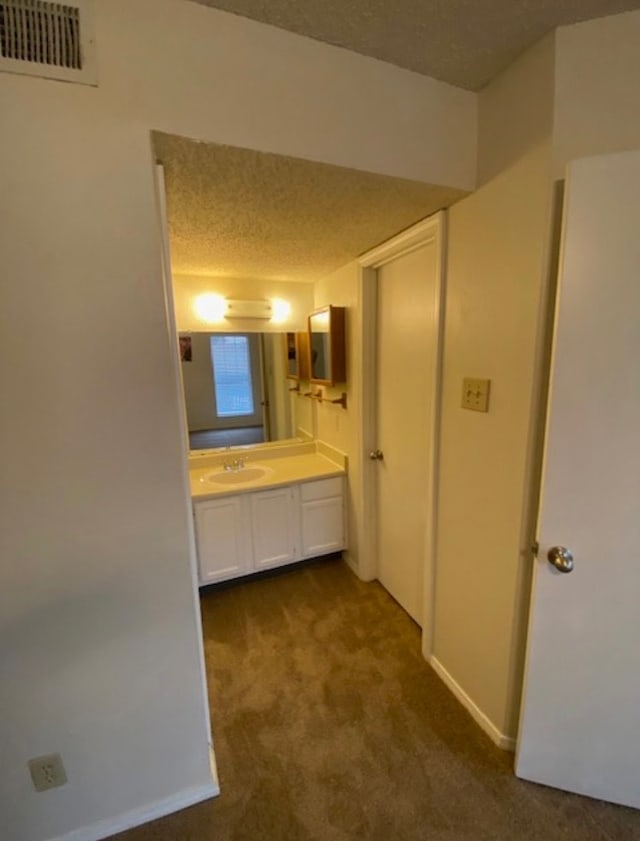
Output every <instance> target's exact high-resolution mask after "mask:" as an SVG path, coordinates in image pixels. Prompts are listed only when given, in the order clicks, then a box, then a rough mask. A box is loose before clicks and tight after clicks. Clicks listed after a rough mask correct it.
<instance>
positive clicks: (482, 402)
mask: <svg viewBox="0 0 640 841" xmlns="http://www.w3.org/2000/svg"><path fill="white" fill-rule="evenodd" d="M490 385H491V380H479V379H474V378H472V377H465V378H464V379H463V381H462V408H463V409H471V410H472V411H474V412H488V411H489V386H490Z"/></svg>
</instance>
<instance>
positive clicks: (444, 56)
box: [194, 0, 640, 91]
mask: <svg viewBox="0 0 640 841" xmlns="http://www.w3.org/2000/svg"><path fill="white" fill-rule="evenodd" d="M194 2H196V3H201V4H202V5H205V6H212V7H214V8H216V9H222V10H224V11H227V12H233V13H234V14H237V15H241V16H243V17H247V18H252V19H253V20H257V21H261V22H262V23H267V24H271V25H273V26H277V27H280V28H281V29H287V30H289V31H290V32H296V33H298V34H299V35H306V36H308V37H309V38H314V39H316V40H317V41H324V42H326V43H327V44H334V45H336V46H339V47H344V48H345V49H347V50H352V51H353V52H356V53H360V54H362V55H366V56H371V57H373V58H378V59H381V60H382V61H387V62H389V63H390V64H396V65H398V66H399V67H404V68H406V69H407V70H413V71H415V72H416V73H422V74H423V75H425V76H432V77H433V78H435V79H440V80H441V81H443V82H449V83H450V84H452V85H457V86H458V87H461V88H467V89H468V90H473V91H477V90H480V88H482V87H484V85H486V84H487V82H489V81H490V80H491V79H492V78H493V77H494V76H496V75H497V74H498V73H500V71H501V70H504V69H505V68H506V67H507V66H508V65H509V64H510V63H511V62H512V61H513V59H514V58H516V56H518V55H519V54H520V53H521V52H523V51H524V50H525V49H526V48H527V47H529V46H530V45H531V44H533V43H535V41H537V40H538V39H539V38H541V37H542V36H543V35H545V34H546V33H547V32H549V31H550V30H552V29H554V28H555V27H556V26H561V25H563V24H568V23H577V22H578V21H582V20H589V19H591V18H597V17H604V16H606V15H613V14H617V13H618V12H625V11H629V10H631V9H637V8H640V0H269V2H265V0H194Z"/></svg>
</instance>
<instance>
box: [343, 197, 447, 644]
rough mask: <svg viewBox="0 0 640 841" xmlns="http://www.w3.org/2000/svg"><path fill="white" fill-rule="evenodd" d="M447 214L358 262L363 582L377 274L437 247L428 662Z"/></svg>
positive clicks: (373, 572) (370, 513)
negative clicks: (404, 258) (420, 251)
mask: <svg viewBox="0 0 640 841" xmlns="http://www.w3.org/2000/svg"><path fill="white" fill-rule="evenodd" d="M445 234H446V212H445V211H440V212H438V213H435V214H434V215H433V216H430V217H429V218H428V219H424V220H423V221H422V222H418V224H417V225H413V226H412V227H411V228H408V229H407V230H406V231H403V232H402V233H400V234H398V236H396V237H393V238H392V239H390V240H388V241H387V242H384V243H382V245H379V246H378V247H377V248H374V249H373V250H372V251H369V252H367V253H366V254H364V255H363V256H362V257H361V258H360V259H359V261H358V262H359V264H360V282H359V290H358V291H359V299H360V302H361V310H362V358H361V368H360V378H359V379H360V395H359V397H360V400H359V402H360V407H361V409H360V411H361V415H360V418H359V428H360V431H361V436H360V439H361V441H362V453H361V459H360V482H361V487H362V516H361V518H360V524H359V530H358V547H359V555H360V563H359V568H358V575H359V577H360V578H362V579H363V580H365V581H370V580H372V579H374V578H376V576H377V567H378V563H377V547H376V540H375V533H374V529H372V528H370V527H369V526H370V524H371V523H372V522H374V519H375V516H376V496H375V495H376V490H375V489H376V482H375V475H374V473H373V469H372V468H373V464H372V462H371V460H370V459H369V458H368V453H369V451H370V450H373V449H375V448H376V446H377V443H376V435H377V430H376V394H375V387H376V333H377V331H376V321H377V306H376V304H377V283H376V270H377V269H379V268H380V267H381V266H383V265H385V264H386V263H388V262H389V261H390V260H394V259H396V258H397V257H400V256H402V255H405V254H409V253H410V252H412V251H415V250H416V249H418V248H422V247H423V246H425V245H428V244H430V243H435V246H436V249H437V256H436V267H437V268H436V271H437V278H436V289H435V300H434V324H435V329H436V352H435V355H434V356H435V361H434V364H435V371H434V377H433V381H434V394H433V400H432V415H431V419H430V420H431V429H432V435H431V440H430V441H429V443H428V447H429V459H430V464H431V466H432V467H431V475H430V476H428V477H427V481H426V490H427V496H428V501H427V524H426V527H427V549H426V557H425V575H424V592H423V608H424V611H423V615H424V617H425V618H424V622H423V628H422V652H423V654H424V656H425V658H426V659H427V660H428V659H429V657H430V655H431V652H432V647H433V614H434V599H435V546H436V543H435V540H436V525H437V520H436V509H437V499H436V494H437V479H438V452H439V435H440V401H441V392H442V355H443V343H444V338H443V337H444V309H445V307H444V295H445V269H446V266H445V260H446V247H445V243H444V238H445Z"/></svg>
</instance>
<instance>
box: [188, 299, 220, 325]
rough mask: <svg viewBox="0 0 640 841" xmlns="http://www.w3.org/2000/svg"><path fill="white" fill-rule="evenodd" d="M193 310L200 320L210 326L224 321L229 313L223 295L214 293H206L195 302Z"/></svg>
mask: <svg viewBox="0 0 640 841" xmlns="http://www.w3.org/2000/svg"><path fill="white" fill-rule="evenodd" d="M193 308H194V310H195V312H196V315H197V316H198V318H200V319H201V320H202V321H206V322H207V323H208V324H215V323H216V322H219V321H222V320H223V319H224V317H225V315H226V313H227V301H226V298H223V297H222V295H216V294H215V293H214V292H205V293H204V294H203V295H198V297H197V298H196V299H195V300H194V302H193Z"/></svg>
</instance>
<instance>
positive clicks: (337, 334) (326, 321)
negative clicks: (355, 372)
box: [309, 306, 346, 385]
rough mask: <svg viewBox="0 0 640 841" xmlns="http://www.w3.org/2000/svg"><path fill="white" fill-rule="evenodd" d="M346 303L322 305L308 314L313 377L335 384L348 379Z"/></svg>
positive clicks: (320, 383) (325, 382) (319, 381)
mask: <svg viewBox="0 0 640 841" xmlns="http://www.w3.org/2000/svg"><path fill="white" fill-rule="evenodd" d="M344 313H345V308H344V307H332V306H329V307H323V308H322V309H319V310H316V311H315V312H313V313H311V315H310V316H309V357H310V364H311V376H310V381H311V382H312V383H318V384H319V385H334V384H335V383H343V382H345V380H346V365H345V336H344V320H345V319H344Z"/></svg>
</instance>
